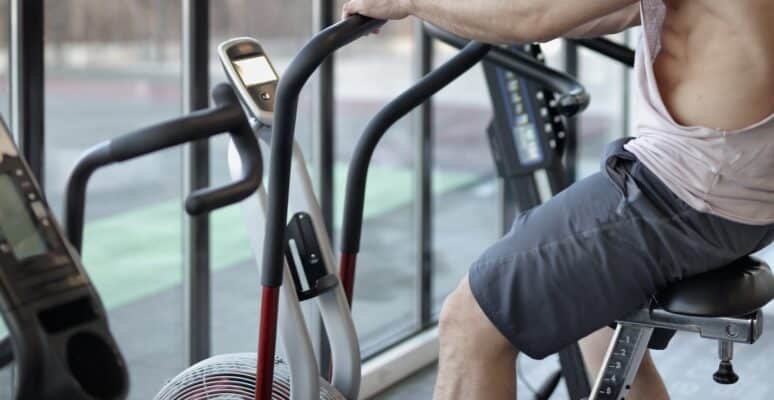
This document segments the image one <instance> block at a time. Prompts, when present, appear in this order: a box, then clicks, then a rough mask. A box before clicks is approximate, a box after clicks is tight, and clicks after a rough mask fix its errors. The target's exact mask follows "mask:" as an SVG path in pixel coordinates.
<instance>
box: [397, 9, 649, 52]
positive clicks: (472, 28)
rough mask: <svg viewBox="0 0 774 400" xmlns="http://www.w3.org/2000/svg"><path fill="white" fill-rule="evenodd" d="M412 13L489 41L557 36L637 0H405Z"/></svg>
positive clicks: (453, 30) (522, 41) (472, 36)
mask: <svg viewBox="0 0 774 400" xmlns="http://www.w3.org/2000/svg"><path fill="white" fill-rule="evenodd" d="M405 1H407V2H408V3H409V6H408V7H409V12H410V13H411V14H413V15H415V16H416V17H419V18H421V19H423V20H425V21H428V22H430V23H432V24H434V25H437V26H438V27H440V28H442V29H445V30H448V31H451V32H453V33H456V34H458V35H460V36H464V37H467V38H471V39H476V40H480V41H484V42H490V43H525V42H535V41H546V40H550V39H554V38H556V37H559V36H561V35H563V34H564V33H566V32H569V31H571V30H572V29H573V28H576V27H578V26H581V25H583V24H586V23H589V22H591V21H593V20H595V19H598V18H600V17H603V16H605V15H608V14H611V13H614V12H616V11H619V10H621V9H622V8H625V7H627V6H630V5H631V4H633V3H635V2H636V1H637V0H585V1H556V0H405Z"/></svg>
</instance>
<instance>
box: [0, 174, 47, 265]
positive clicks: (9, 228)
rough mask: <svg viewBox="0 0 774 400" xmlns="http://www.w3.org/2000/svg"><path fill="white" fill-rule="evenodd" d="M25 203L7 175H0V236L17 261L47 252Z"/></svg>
mask: <svg viewBox="0 0 774 400" xmlns="http://www.w3.org/2000/svg"><path fill="white" fill-rule="evenodd" d="M26 203H27V201H26V200H25V198H24V197H23V196H22V193H21V192H20V191H19V189H18V188H17V187H16V184H14V182H13V181H12V180H11V178H10V177H8V175H0V234H2V236H4V237H5V239H6V241H7V242H8V245H9V246H11V250H13V254H14V256H16V259H17V260H23V259H25V258H28V257H32V256H36V255H39V254H43V253H45V252H46V251H47V250H48V246H47V245H46V241H45V239H43V235H42V234H41V233H40V231H39V230H38V227H37V225H36V224H35V221H33V219H32V215H31V214H30V212H29V210H27V207H26Z"/></svg>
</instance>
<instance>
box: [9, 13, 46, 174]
mask: <svg viewBox="0 0 774 400" xmlns="http://www.w3.org/2000/svg"><path fill="white" fill-rule="evenodd" d="M10 10H11V15H10V20H11V71H10V72H11V126H12V128H11V129H12V131H13V133H14V135H15V137H16V142H17V144H18V146H19V150H20V151H21V153H22V155H23V156H24V158H25V159H26V160H27V163H28V164H29V166H30V169H31V170H32V173H33V175H35V178H36V179H37V181H38V183H39V184H40V186H41V188H45V185H44V179H43V178H44V173H43V172H44V155H45V151H44V150H45V148H44V146H45V132H44V121H45V118H44V114H43V112H44V104H45V101H44V71H45V65H44V58H43V31H44V24H43V19H44V14H45V12H44V1H43V0H11V8H10Z"/></svg>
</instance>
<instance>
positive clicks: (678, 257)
mask: <svg viewBox="0 0 774 400" xmlns="http://www.w3.org/2000/svg"><path fill="white" fill-rule="evenodd" d="M624 142H625V140H619V141H616V142H613V143H611V144H610V145H608V147H607V149H606V151H605V155H604V156H603V162H602V172H600V173H597V174H595V175H592V176H590V177H588V178H585V179H583V180H581V181H579V182H577V183H575V184H573V185H572V186H571V187H569V188H568V189H567V190H565V191H563V192H561V193H559V194H557V195H556V196H555V197H553V198H552V199H551V200H549V201H548V202H546V203H545V204H543V205H540V206H538V207H535V208H533V209H531V210H529V211H526V212H524V213H523V214H521V215H520V216H519V217H518V218H517V219H516V221H515V222H514V223H513V227H512V228H511V230H510V232H509V233H508V234H507V235H506V236H505V237H503V238H502V239H500V240H499V241H498V242H497V243H495V244H494V245H493V246H492V247H490V248H489V249H487V250H486V251H485V252H484V254H483V255H482V256H481V258H480V259H479V260H478V261H477V262H476V263H475V264H474V265H473V267H472V269H471V271H470V274H469V281H470V286H471V289H472V291H473V295H474V296H475V298H476V300H477V301H478V303H479V305H480V306H481V308H482V309H483V310H484V312H485V313H486V315H487V316H488V317H489V319H490V320H491V321H492V322H493V323H494V325H495V326H496V327H497V328H498V330H499V331H500V332H501V333H502V334H503V335H504V336H505V337H507V338H508V340H510V342H511V343H512V344H513V345H514V346H515V347H516V348H517V349H519V350H520V351H522V352H524V353H525V354H527V355H528V356H530V357H533V358H543V357H545V356H547V355H549V354H552V353H556V352H557V351H559V350H560V349H562V348H564V347H565V346H567V345H569V344H571V343H573V342H575V341H577V340H579V339H580V338H582V337H584V336H586V335H588V334H590V333H592V332H593V331H595V330H597V329H599V328H601V327H603V326H606V325H609V324H611V323H612V322H613V321H615V320H616V319H618V318H622V317H624V316H625V315H626V314H628V313H630V312H632V311H634V310H636V309H637V308H639V307H641V306H643V305H644V304H646V303H647V302H648V300H649V298H650V297H651V296H652V295H653V294H654V293H656V292H657V291H658V290H659V289H661V288H664V287H665V286H667V285H669V284H670V283H673V282H675V281H678V280H680V279H683V278H686V277H690V276H692V275H696V274H700V273H702V272H707V271H710V270H712V269H716V268H719V267H722V266H724V265H726V264H728V263H730V262H732V261H734V260H736V259H738V258H740V257H742V256H745V255H747V254H749V253H752V252H754V251H756V250H759V249H761V248H762V247H764V246H766V245H767V244H768V243H769V242H771V241H772V239H774V225H767V226H753V225H745V224H740V223H736V222H732V221H728V220H725V219H723V218H720V217H717V216H713V215H710V214H706V213H701V212H699V211H696V210H694V209H693V208H691V207H689V206H688V205H687V204H686V203H685V202H683V201H682V200H680V199H679V198H677V197H676V196H675V195H674V194H673V193H672V192H671V191H670V190H669V189H668V188H666V187H665V186H664V184H663V183H661V182H660V181H659V179H658V178H656V176H654V175H653V174H652V173H651V172H650V171H649V170H648V169H646V168H645V166H643V165H642V164H641V163H640V162H638V161H637V159H636V158H635V157H634V155H633V154H631V153H629V152H627V151H626V150H624V149H623V143H624Z"/></svg>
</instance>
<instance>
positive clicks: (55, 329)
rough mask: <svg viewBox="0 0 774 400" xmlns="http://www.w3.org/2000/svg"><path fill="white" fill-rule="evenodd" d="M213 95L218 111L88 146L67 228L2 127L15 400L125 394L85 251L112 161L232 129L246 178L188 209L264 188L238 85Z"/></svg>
mask: <svg viewBox="0 0 774 400" xmlns="http://www.w3.org/2000/svg"><path fill="white" fill-rule="evenodd" d="M213 98H214V100H215V103H216V106H215V107H213V108H210V109H206V110H202V111H197V112H195V113H191V114H189V115H187V116H184V117H180V118H177V119H173V120H170V121H166V122H163V123H161V124H157V125H154V126H152V127H149V128H145V129H142V130H139V131H136V132H132V133H129V134H126V135H123V136H119V137H117V138H114V139H112V140H109V141H106V142H104V143H101V144H99V145H97V146H95V147H93V148H92V149H91V150H89V151H88V152H87V154H86V155H85V156H83V157H82V158H81V159H80V160H79V162H78V163H77V165H76V167H75V168H74V169H73V171H72V173H71V175H70V178H69V179H68V185H67V189H66V199H65V226H64V230H63V229H61V228H60V227H59V225H58V223H57V222H56V220H55V218H54V216H53V214H52V213H51V211H50V209H49V207H48V205H47V204H46V202H45V200H44V199H43V196H42V192H41V190H40V187H39V186H38V185H37V183H36V182H35V179H34V178H33V176H32V174H31V173H30V171H29V168H28V166H27V165H26V163H25V161H24V160H23V159H22V158H21V157H20V156H19V154H18V151H17V149H16V148H15V146H14V144H13V142H12V139H11V136H10V134H9V132H8V130H7V128H6V127H5V124H4V123H2V121H0V213H2V218H0V282H2V285H0V307H2V314H3V318H4V320H5V322H6V325H7V326H8V328H9V330H10V340H9V341H8V342H6V343H9V344H10V345H8V344H6V345H4V346H2V347H3V348H4V349H5V350H11V351H6V352H4V353H3V354H2V357H0V358H2V359H3V361H4V362H5V363H6V364H7V363H10V362H11V361H15V367H16V374H15V376H16V379H15V384H14V386H15V394H14V398H15V399H17V400H47V399H74V400H80V399H88V400H91V399H111V400H112V399H123V398H125V397H126V395H127V393H128V389H129V377H128V373H127V369H126V365H125V362H124V359H123V357H122V356H121V353H120V351H119V349H118V346H117V344H116V342H115V340H114V339H113V336H112V334H111V332H110V329H109V326H108V322H107V315H106V313H105V309H104V307H103V305H102V301H101V299H100V297H99V295H98V293H97V292H96V290H95V288H94V287H93V285H92V284H91V282H90V280H89V277H88V275H87V273H86V271H85V269H84V268H83V265H82V264H81V261H80V258H79V255H78V253H79V250H80V248H81V246H82V237H83V236H82V235H83V224H84V222H83V215H84V208H85V193H86V186H87V183H88V179H89V177H90V176H91V175H92V173H93V172H95V171H96V170H97V169H99V168H100V167H103V166H105V165H109V164H112V163H116V162H121V161H126V160H130V159H133V158H136V157H139V156H142V155H145V154H149V153H152V152H155V151H159V150H162V149H165V148H169V147H172V146H175V145H179V144H183V143H187V142H190V141H193V140H199V139H204V138H207V137H211V136H214V135H217V134H219V133H221V132H229V133H230V135H231V138H232V142H233V143H234V145H235V146H236V148H237V150H238V154H239V156H240V157H241V161H242V162H243V163H244V165H245V166H246V168H245V173H244V174H243V175H241V176H240V177H239V178H238V179H236V180H234V181H233V182H229V183H227V184H224V185H222V186H220V187H216V188H206V189H200V190H198V191H196V192H193V193H191V194H190V195H189V196H188V198H187V199H186V205H185V206H186V207H185V208H186V210H187V212H189V213H191V214H200V213H204V212H209V211H212V210H214V209H216V208H219V207H223V206H226V205H229V204H233V203H235V202H238V201H241V200H242V199H244V198H246V197H247V196H249V195H250V194H252V193H253V192H254V191H255V190H256V189H257V188H258V186H259V185H260V182H261V177H262V172H261V158H260V150H259V148H258V144H257V141H256V139H255V137H254V136H253V134H252V131H251V130H250V128H249V126H248V124H247V119H246V117H245V115H244V113H243V112H242V109H241V107H240V105H239V103H238V100H237V99H236V97H235V96H234V94H233V92H232V90H231V88H230V87H229V86H228V85H220V86H218V87H216V88H215V89H214V90H213ZM64 232H67V235H65V233H64ZM68 236H69V238H68ZM6 364H3V365H6Z"/></svg>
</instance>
